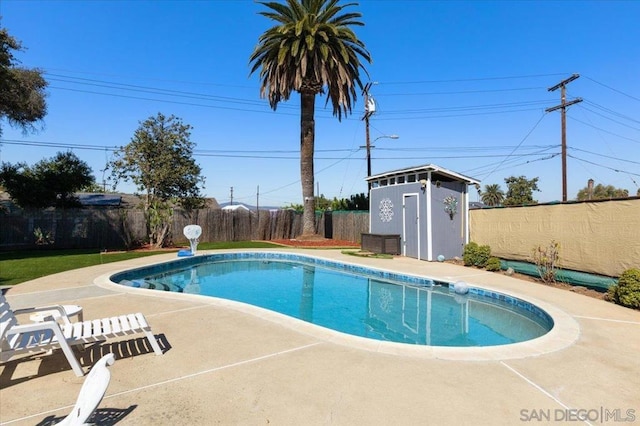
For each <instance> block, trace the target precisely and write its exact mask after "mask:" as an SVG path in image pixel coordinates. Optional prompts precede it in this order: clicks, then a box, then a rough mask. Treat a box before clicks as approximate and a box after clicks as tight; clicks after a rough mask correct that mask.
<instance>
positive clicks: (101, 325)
mask: <svg viewBox="0 0 640 426" xmlns="http://www.w3.org/2000/svg"><path fill="white" fill-rule="evenodd" d="M52 309H56V307H53V306H47V307H41V308H28V309H17V310H15V311H14V310H12V309H11V306H10V305H9V302H8V301H7V299H6V298H5V296H4V295H0V362H4V361H7V360H9V359H10V358H11V357H13V356H14V355H18V354H21V353H33V352H42V351H48V350H51V349H57V348H60V349H62V352H63V353H64V355H65V357H66V358H67V361H69V364H70V365H71V368H72V369H73V371H74V373H75V374H76V375H77V376H78V377H81V376H83V375H84V371H83V370H82V367H81V366H80V363H79V362H78V360H77V359H76V357H75V355H74V354H73V351H72V350H71V347H72V346H75V345H82V344H87V343H93V342H100V341H104V340H106V339H108V338H117V337H122V336H126V335H130V334H138V333H144V334H145V336H146V337H147V340H148V341H149V344H150V345H151V348H153V351H154V352H155V354H156V355H162V349H160V346H159V345H158V342H157V341H156V338H155V336H154V335H153V333H152V332H151V327H150V326H149V324H147V320H146V319H145V317H144V315H142V314H141V313H135V314H128V315H121V316H118V317H111V318H102V319H97V320H93V321H82V322H75V323H72V322H70V321H69V320H68V318H66V319H65V318H63V321H62V323H61V324H60V323H58V322H56V321H54V320H49V321H43V322H34V323H30V324H19V323H18V319H17V318H16V314H22V313H33V312H36V311H38V310H49V311H50V310H52ZM58 312H59V313H60V314H61V315H65V312H64V309H63V308H62V307H59V310H58Z"/></svg>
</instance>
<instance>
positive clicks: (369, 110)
mask: <svg viewBox="0 0 640 426" xmlns="http://www.w3.org/2000/svg"><path fill="white" fill-rule="evenodd" d="M372 84H373V83H371V82H369V83H367V84H365V86H364V89H362V95H363V96H364V117H362V119H363V120H364V127H365V142H366V144H365V148H366V149H367V177H370V176H371V141H370V139H369V117H371V116H372V115H373V114H374V113H375V112H376V103H375V101H374V100H373V97H371V95H369V89H370V88H371V85H372ZM367 184H368V187H369V190H371V182H367Z"/></svg>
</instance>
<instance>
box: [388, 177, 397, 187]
mask: <svg viewBox="0 0 640 426" xmlns="http://www.w3.org/2000/svg"><path fill="white" fill-rule="evenodd" d="M395 183H396V178H394V177H392V178H389V185H395Z"/></svg>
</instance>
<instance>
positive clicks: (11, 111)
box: [0, 28, 47, 135]
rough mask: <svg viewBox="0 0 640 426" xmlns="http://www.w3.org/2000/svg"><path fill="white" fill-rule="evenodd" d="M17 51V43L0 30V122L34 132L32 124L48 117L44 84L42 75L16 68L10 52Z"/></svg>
mask: <svg viewBox="0 0 640 426" xmlns="http://www.w3.org/2000/svg"><path fill="white" fill-rule="evenodd" d="M19 50H22V45H21V44H20V42H19V41H17V40H16V39H15V38H13V37H11V35H9V33H8V32H7V30H6V29H5V28H2V29H0V120H1V119H6V120H7V121H8V122H9V124H10V125H11V126H15V127H19V128H21V129H22V130H23V131H24V132H27V131H33V130H34V127H33V123H34V122H37V121H38V120H42V119H43V118H44V116H45V115H46V113H47V105H46V102H45V96H46V94H45V88H46V87H47V82H46V81H45V79H44V78H43V77H42V71H40V70H38V69H35V68H34V69H28V68H23V67H19V66H18V64H19V61H18V60H17V59H16V58H15V57H14V56H13V51H19ZM0 135H2V127H0Z"/></svg>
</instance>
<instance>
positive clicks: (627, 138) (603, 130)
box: [569, 117, 640, 143]
mask: <svg viewBox="0 0 640 426" xmlns="http://www.w3.org/2000/svg"><path fill="white" fill-rule="evenodd" d="M569 118H570V119H571V120H573V121H577V122H578V123H581V124H584V125H585V126H589V127H592V128H594V129H596V130H600V131H601V132H604V133H607V134H609V135H611V136H615V137H618V138H620V139H626V140H628V141H631V142H633V143H640V140H637V139H633V138H629V137H627V136H622V135H619V134H617V133H614V132H610V131H608V130H605V129H603V128H601V127H597V126H594V125H593V124H590V123H587V122H585V121H582V120H579V119H577V118H575V117H569Z"/></svg>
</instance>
